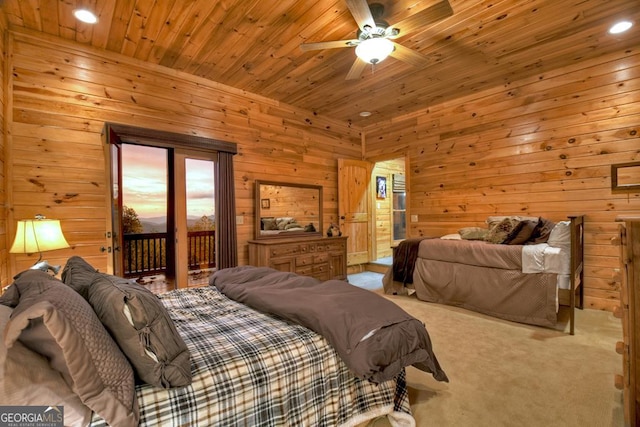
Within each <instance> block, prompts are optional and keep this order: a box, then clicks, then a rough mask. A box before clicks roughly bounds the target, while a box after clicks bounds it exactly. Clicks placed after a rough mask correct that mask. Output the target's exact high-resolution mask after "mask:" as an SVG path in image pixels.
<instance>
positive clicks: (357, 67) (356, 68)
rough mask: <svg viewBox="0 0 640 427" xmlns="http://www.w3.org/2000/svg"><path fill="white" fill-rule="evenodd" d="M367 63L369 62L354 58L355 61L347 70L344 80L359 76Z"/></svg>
mask: <svg viewBox="0 0 640 427" xmlns="http://www.w3.org/2000/svg"><path fill="white" fill-rule="evenodd" d="M367 65H369V64H367V63H366V62H364V61H362V60H361V59H358V58H356V60H355V62H354V63H353V65H352V66H351V69H350V70H349V73H348V74H347V77H346V80H355V79H357V78H359V77H360V74H362V72H363V71H364V69H365V68H367Z"/></svg>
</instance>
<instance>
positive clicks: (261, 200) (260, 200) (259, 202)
mask: <svg viewBox="0 0 640 427" xmlns="http://www.w3.org/2000/svg"><path fill="white" fill-rule="evenodd" d="M262 185H274V186H280V187H295V188H308V189H309V190H317V191H318V227H317V228H316V231H300V232H291V233H284V234H267V235H263V234H260V226H261V218H262V216H263V214H262V209H263V208H267V207H268V206H266V204H267V203H268V204H269V205H270V203H271V202H270V201H269V200H268V199H267V198H265V197H263V196H262V195H261V194H260V186H262ZM322 193H323V189H322V186H321V185H311V184H296V183H290V182H278V181H262V180H258V179H256V182H255V239H256V240H258V239H261V240H262V239H287V238H290V237H291V238H293V237H295V238H300V237H314V238H318V237H322V235H323V232H322V230H323V226H322V217H323V215H324V214H323V205H322ZM263 205H264V206H263Z"/></svg>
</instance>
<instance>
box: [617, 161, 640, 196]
mask: <svg viewBox="0 0 640 427" xmlns="http://www.w3.org/2000/svg"><path fill="white" fill-rule="evenodd" d="M611 190H612V191H632V192H635V191H640V162H631V163H620V164H617V165H611Z"/></svg>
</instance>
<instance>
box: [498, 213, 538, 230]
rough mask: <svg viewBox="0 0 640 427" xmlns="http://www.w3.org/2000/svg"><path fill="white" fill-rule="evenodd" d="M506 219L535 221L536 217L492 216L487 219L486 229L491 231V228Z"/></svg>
mask: <svg viewBox="0 0 640 427" xmlns="http://www.w3.org/2000/svg"><path fill="white" fill-rule="evenodd" d="M506 218H509V219H515V220H518V221H525V220H529V221H537V220H538V217H536V216H522V215H494V216H489V217H487V220H486V223H487V225H488V229H489V230H491V229H492V228H493V227H495V226H496V225H498V224H499V223H501V222H502V221H504V220H505V219H506Z"/></svg>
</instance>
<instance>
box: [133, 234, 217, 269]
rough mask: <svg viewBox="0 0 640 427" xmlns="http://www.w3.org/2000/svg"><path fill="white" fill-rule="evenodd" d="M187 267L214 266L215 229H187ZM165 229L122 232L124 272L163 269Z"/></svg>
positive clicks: (164, 267)
mask: <svg viewBox="0 0 640 427" xmlns="http://www.w3.org/2000/svg"><path fill="white" fill-rule="evenodd" d="M187 245H188V263H189V270H202V269H206V268H215V266H216V261H215V260H216V253H215V248H216V245H215V231H213V230H209V231H189V232H188V233H187ZM166 253H167V233H140V234H125V235H124V238H123V255H124V265H123V269H124V276H125V277H140V276H152V275H155V274H164V273H166V271H167V256H166Z"/></svg>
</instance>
